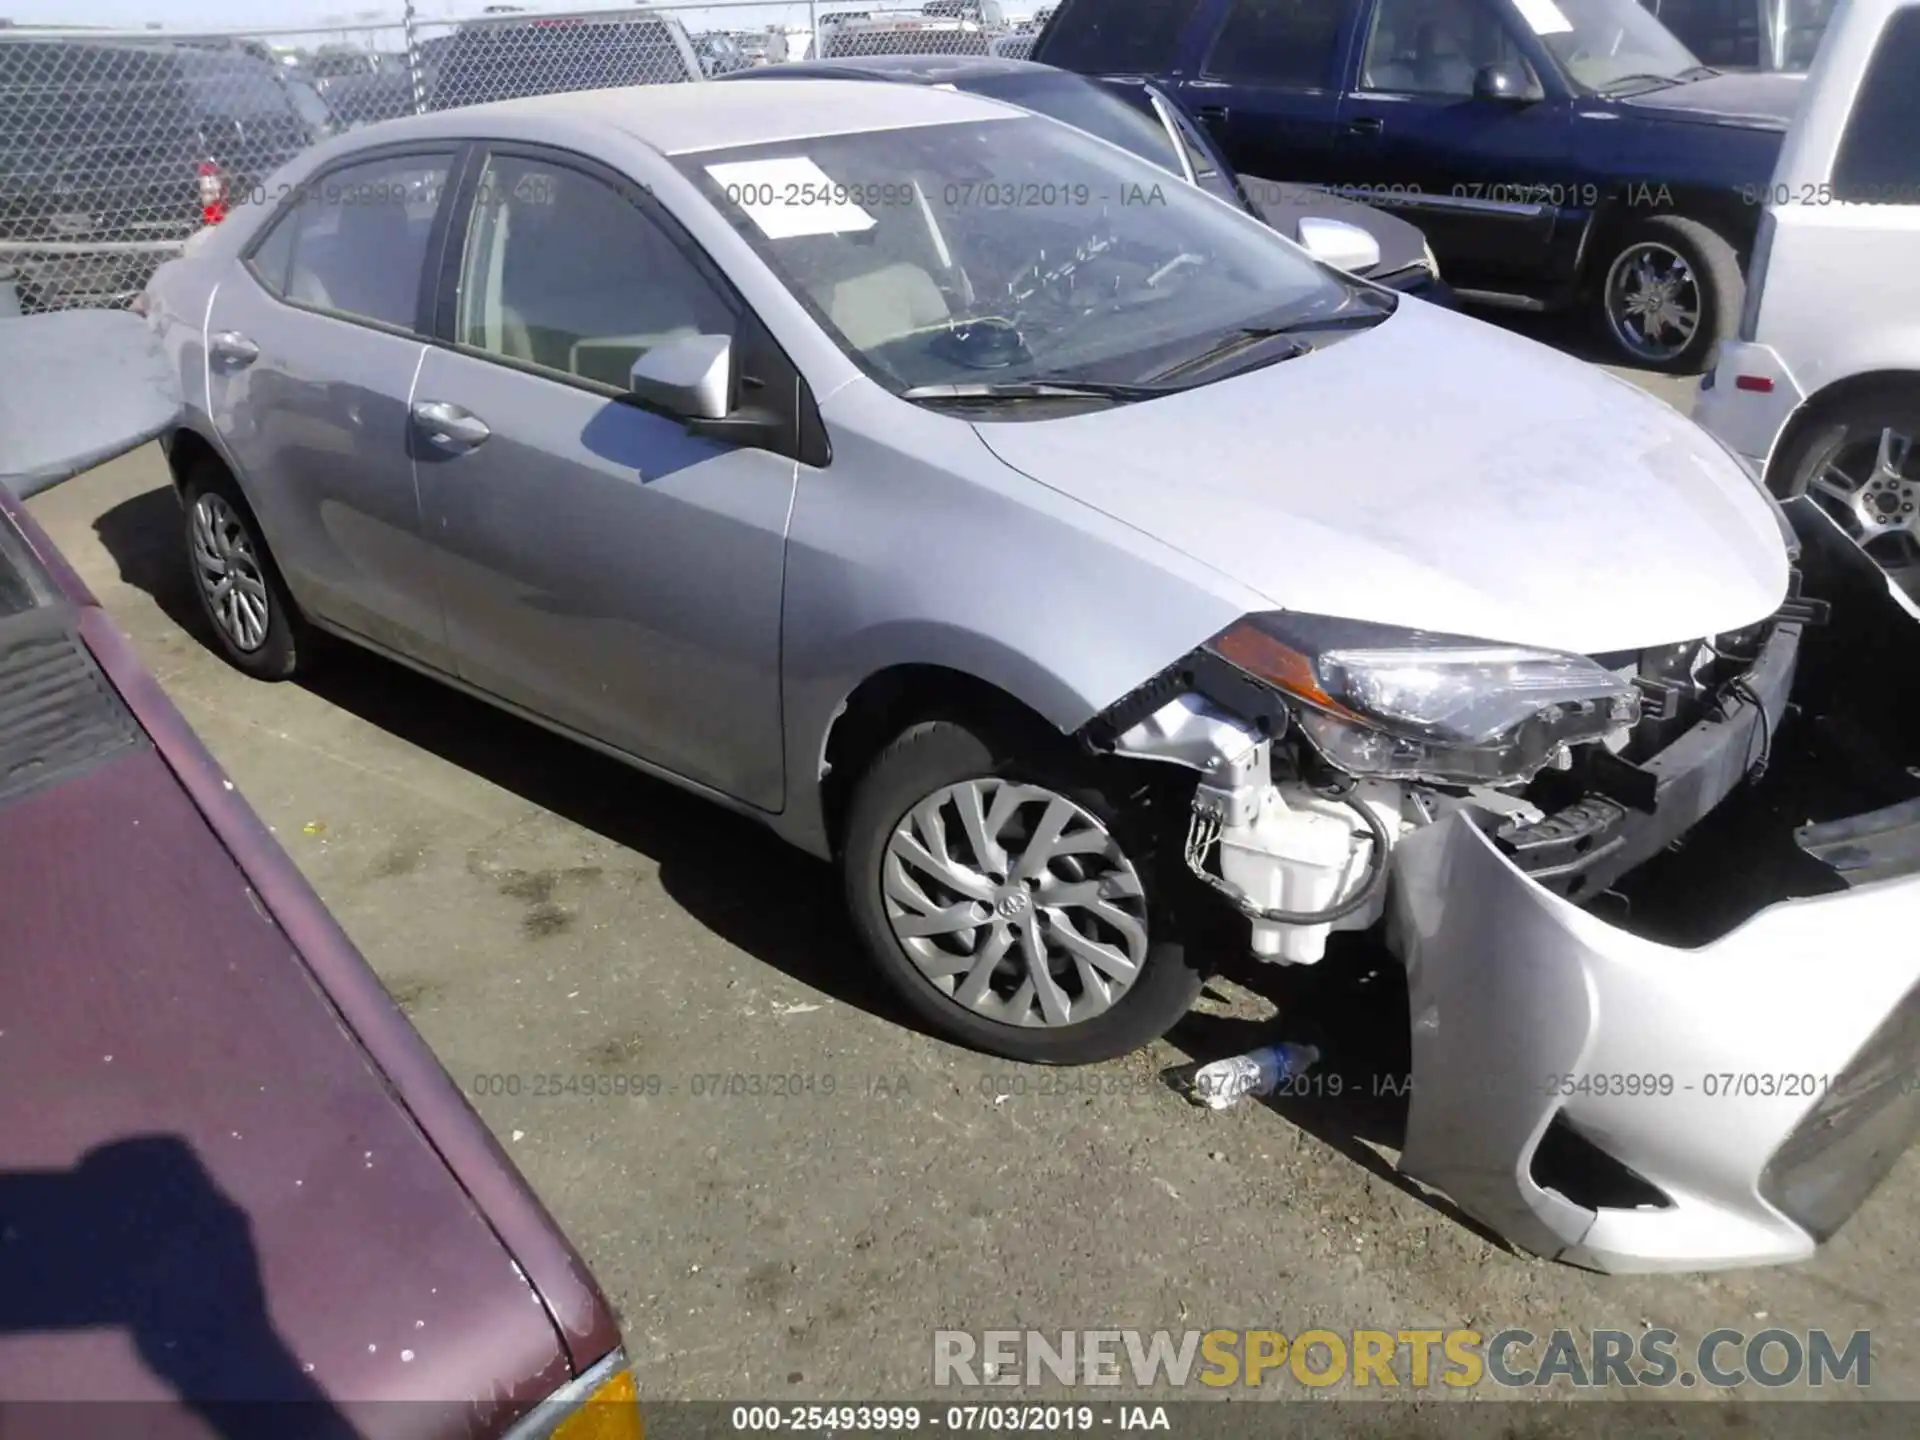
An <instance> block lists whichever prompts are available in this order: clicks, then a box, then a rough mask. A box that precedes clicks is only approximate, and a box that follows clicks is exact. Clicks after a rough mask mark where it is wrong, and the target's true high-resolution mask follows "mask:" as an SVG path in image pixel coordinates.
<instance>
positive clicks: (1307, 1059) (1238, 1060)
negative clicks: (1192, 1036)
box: [1193, 1041, 1320, 1110]
mask: <svg viewBox="0 0 1920 1440" xmlns="http://www.w3.org/2000/svg"><path fill="white" fill-rule="evenodd" d="M1319 1059H1320V1052H1319V1051H1318V1050H1316V1049H1315V1048H1314V1047H1313V1046H1311V1045H1295V1044H1293V1043H1292V1042H1291V1041H1283V1042H1282V1043H1281V1044H1278V1045H1265V1046H1262V1047H1261V1048H1260V1049H1258V1050H1249V1051H1248V1052H1247V1053H1246V1054H1245V1055H1235V1056H1234V1057H1233V1058H1232V1059H1230V1060H1215V1061H1214V1062H1213V1063H1212V1064H1210V1065H1202V1066H1201V1067H1200V1069H1199V1071H1198V1072H1197V1073H1196V1074H1195V1075H1194V1077H1193V1093H1194V1094H1196V1095H1198V1096H1199V1097H1200V1099H1201V1100H1203V1101H1204V1102H1205V1103H1206V1105H1207V1107H1208V1108H1209V1109H1212V1110H1224V1109H1226V1108H1227V1107H1228V1106H1229V1105H1231V1104H1233V1103H1234V1102H1235V1101H1236V1100H1238V1099H1239V1098H1240V1097H1241V1096H1242V1095H1271V1094H1272V1093H1273V1092H1274V1090H1275V1089H1277V1088H1278V1087H1279V1085H1280V1083H1281V1082H1282V1081H1284V1080H1290V1079H1293V1078H1294V1077H1295V1076H1299V1075H1304V1074H1305V1073H1306V1072H1307V1071H1308V1070H1309V1069H1311V1068H1312V1067H1313V1065H1314V1064H1315V1063H1316V1062H1317V1061H1318V1060H1319Z"/></svg>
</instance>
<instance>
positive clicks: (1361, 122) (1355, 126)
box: [1347, 115, 1387, 135]
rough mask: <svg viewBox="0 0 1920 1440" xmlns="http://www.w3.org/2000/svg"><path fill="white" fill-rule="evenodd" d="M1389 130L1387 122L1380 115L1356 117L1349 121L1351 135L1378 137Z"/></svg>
mask: <svg viewBox="0 0 1920 1440" xmlns="http://www.w3.org/2000/svg"><path fill="white" fill-rule="evenodd" d="M1386 128H1387V122H1386V121H1384V120H1382V119H1381V118H1380V117H1379V116H1378V115H1356V116H1355V117H1354V118H1353V119H1351V120H1349V121H1347V133H1348V134H1349V135H1378V134H1379V133H1380V132H1381V131H1383V130H1385V129H1386Z"/></svg>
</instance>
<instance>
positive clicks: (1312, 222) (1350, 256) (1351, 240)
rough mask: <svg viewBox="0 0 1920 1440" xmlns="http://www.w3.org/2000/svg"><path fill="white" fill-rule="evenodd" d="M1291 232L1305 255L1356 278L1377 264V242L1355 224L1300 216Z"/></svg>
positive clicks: (1314, 216)
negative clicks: (1304, 249)
mask: <svg viewBox="0 0 1920 1440" xmlns="http://www.w3.org/2000/svg"><path fill="white" fill-rule="evenodd" d="M1295 229H1296V233H1297V234H1298V235H1299V237H1300V243H1301V244H1302V245H1304V246H1306V248H1307V253H1308V254H1310V255H1312V256H1313V258H1314V259H1316V260H1320V261H1323V262H1325V263H1326V264H1328V265H1332V266H1335V267H1336V268H1338V269H1341V270H1348V271H1351V272H1353V273H1354V274H1356V275H1359V274H1365V273H1366V272H1367V271H1369V270H1371V269H1372V268H1373V267H1374V266H1376V265H1378V264H1379V263H1380V242H1379V241H1378V240H1376V239H1374V238H1373V236H1372V235H1371V234H1370V233H1368V232H1367V231H1365V230H1362V229H1361V228H1360V227H1359V226H1358V225H1349V224H1348V223H1347V222H1346V221H1345V220H1328V219H1326V218H1324V217H1322V216H1319V215H1302V216H1301V217H1300V222H1299V224H1298V225H1297V226H1296V227H1295Z"/></svg>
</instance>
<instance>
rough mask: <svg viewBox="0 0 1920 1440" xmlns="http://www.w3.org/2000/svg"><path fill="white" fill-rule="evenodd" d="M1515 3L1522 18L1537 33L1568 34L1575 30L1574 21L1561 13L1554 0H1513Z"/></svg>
mask: <svg viewBox="0 0 1920 1440" xmlns="http://www.w3.org/2000/svg"><path fill="white" fill-rule="evenodd" d="M1513 3H1514V4H1515V5H1516V6H1517V7H1518V8H1519V11H1520V18H1521V19H1523V20H1525V21H1526V22H1527V26H1528V28H1529V29H1531V30H1532V31H1533V33H1534V34H1536V35H1566V34H1568V33H1570V32H1571V31H1572V30H1573V22H1572V21H1571V20H1569V19H1567V17H1566V16H1565V15H1564V14H1563V13H1561V10H1560V7H1559V6H1558V5H1556V4H1554V3H1553V0H1513Z"/></svg>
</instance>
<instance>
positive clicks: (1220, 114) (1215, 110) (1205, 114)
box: [1193, 105, 1227, 138]
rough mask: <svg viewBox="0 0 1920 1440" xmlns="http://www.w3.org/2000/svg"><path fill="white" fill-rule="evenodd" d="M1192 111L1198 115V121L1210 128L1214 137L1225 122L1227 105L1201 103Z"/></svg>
mask: <svg viewBox="0 0 1920 1440" xmlns="http://www.w3.org/2000/svg"><path fill="white" fill-rule="evenodd" d="M1193 113H1194V114H1196V115H1198V116H1199V117H1200V123H1201V124H1202V125H1204V126H1206V127H1207V129H1209V130H1211V131H1212V132H1213V133H1214V136H1215V137H1216V138H1218V136H1219V134H1220V131H1221V128H1222V127H1223V126H1225V125H1226V123H1227V107H1226V106H1224V105H1202V106H1200V107H1199V108H1197V109H1196V110H1195V111H1194V112H1193Z"/></svg>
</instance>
